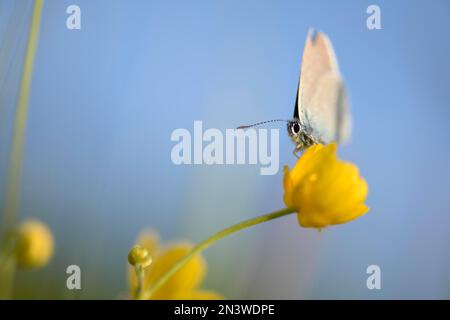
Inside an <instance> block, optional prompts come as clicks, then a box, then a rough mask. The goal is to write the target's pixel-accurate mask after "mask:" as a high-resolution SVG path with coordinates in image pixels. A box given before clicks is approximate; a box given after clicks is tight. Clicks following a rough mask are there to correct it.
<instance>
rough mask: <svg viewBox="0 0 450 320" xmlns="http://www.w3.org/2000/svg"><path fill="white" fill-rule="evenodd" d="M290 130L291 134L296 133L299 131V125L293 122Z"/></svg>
mask: <svg viewBox="0 0 450 320" xmlns="http://www.w3.org/2000/svg"><path fill="white" fill-rule="evenodd" d="M291 130H292V133H293V134H298V133H299V132H300V125H299V124H298V123H297V122H294V123H293V124H292V125H291Z"/></svg>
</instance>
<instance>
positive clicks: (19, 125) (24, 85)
mask: <svg viewBox="0 0 450 320" xmlns="http://www.w3.org/2000/svg"><path fill="white" fill-rule="evenodd" d="M42 6H43V0H35V2H34V7H33V12H32V16H31V23H30V29H29V33H28V43H27V50H26V53H25V58H24V62H23V69H22V78H21V81H20V89H19V90H20V91H19V99H18V101H17V110H16V117H15V123H14V132H13V138H12V143H11V154H10V158H9V170H8V177H7V182H6V193H5V207H4V210H5V211H4V215H5V216H4V230H9V229H10V228H11V226H12V225H14V220H15V215H16V211H17V202H18V193H19V184H20V173H21V167H22V154H23V145H24V141H25V129H26V125H27V114H28V98H29V95H30V87H31V78H32V74H33V64H34V57H35V55H36V49H37V43H38V35H39V26H40V23H41V13H42Z"/></svg>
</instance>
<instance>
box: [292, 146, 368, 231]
mask: <svg viewBox="0 0 450 320" xmlns="http://www.w3.org/2000/svg"><path fill="white" fill-rule="evenodd" d="M336 149H337V147H336V144H335V143H332V144H329V145H326V146H322V145H320V144H318V145H314V146H312V147H310V148H308V149H307V150H306V151H305V153H304V154H303V155H302V156H301V157H300V159H299V160H298V161H297V164H296V165H295V167H294V169H292V171H289V169H288V167H286V166H285V167H284V202H285V204H286V206H287V207H288V208H292V209H294V210H295V211H296V212H297V217H298V221H299V223H300V225H301V226H303V227H313V228H319V229H320V228H323V227H326V226H328V225H334V224H341V223H345V222H348V221H351V220H353V219H356V218H358V217H359V216H361V215H363V214H365V213H366V212H367V211H368V210H369V208H368V207H367V206H366V205H365V204H364V202H365V200H366V198H367V194H368V186H367V183H366V181H365V180H364V179H363V178H362V177H360V176H359V171H358V168H357V167H356V166H355V165H354V164H352V163H348V162H344V161H341V160H339V159H338V158H337V156H336Z"/></svg>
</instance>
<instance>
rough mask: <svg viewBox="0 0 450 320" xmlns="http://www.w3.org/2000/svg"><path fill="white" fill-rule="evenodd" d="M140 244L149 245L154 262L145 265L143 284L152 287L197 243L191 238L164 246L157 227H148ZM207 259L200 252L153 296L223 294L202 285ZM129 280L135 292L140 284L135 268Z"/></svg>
mask: <svg viewBox="0 0 450 320" xmlns="http://www.w3.org/2000/svg"><path fill="white" fill-rule="evenodd" d="M137 243H138V245H139V246H140V247H142V248H145V249H147V251H148V253H149V255H150V257H151V258H152V259H153V260H152V264H151V265H150V266H149V267H148V268H146V269H145V271H144V278H143V284H142V287H143V289H144V290H146V289H148V288H150V287H151V286H152V285H153V284H154V283H155V281H157V280H158V279H159V278H160V277H161V276H162V275H163V274H164V273H165V272H166V271H167V270H169V269H170V268H171V267H172V266H173V265H174V264H175V263H176V262H177V261H179V260H180V259H181V258H182V257H183V256H185V255H186V254H187V253H188V252H189V251H190V250H191V249H192V247H193V245H192V244H190V243H188V242H179V243H174V244H171V245H168V246H164V247H162V246H160V244H159V237H158V234H157V233H156V232H155V231H151V230H146V231H144V232H143V233H142V234H141V235H140V236H139V239H138V241H137ZM206 268H207V266H206V261H205V259H204V258H203V257H202V256H201V255H196V256H195V257H194V258H192V259H191V260H190V261H189V262H188V263H186V265H184V266H183V267H182V268H181V269H180V270H179V271H177V272H176V273H175V274H174V275H173V276H172V277H171V278H170V279H169V280H168V281H167V282H165V283H164V285H162V286H161V288H159V289H158V290H156V292H154V294H153V295H152V297H151V299H155V300H162V299H164V300H185V299H186V300H215V299H223V297H222V296H221V295H220V294H218V293H216V292H213V291H208V290H202V289H199V288H200V285H201V283H202V282H203V280H204V278H205V275H206ZM129 282H130V289H131V292H132V293H134V292H135V290H136V287H137V276H136V273H135V270H134V268H132V267H129Z"/></svg>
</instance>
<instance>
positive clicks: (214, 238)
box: [137, 208, 295, 299]
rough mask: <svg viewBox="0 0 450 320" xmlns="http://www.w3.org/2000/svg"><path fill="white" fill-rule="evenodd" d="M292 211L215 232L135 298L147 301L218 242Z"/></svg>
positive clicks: (286, 210) (253, 219) (284, 210)
mask: <svg viewBox="0 0 450 320" xmlns="http://www.w3.org/2000/svg"><path fill="white" fill-rule="evenodd" d="M294 212H295V211H294V209H290V208H285V209H282V210H279V211H275V212H272V213H268V214H265V215H262V216H259V217H256V218H251V219H248V220H245V221H242V222H240V223H238V224H235V225H233V226H231V227H228V228H226V229H223V230H222V231H219V232H217V233H216V234H213V235H212V236H211V237H209V238H207V239H205V240H203V241H202V242H200V243H199V244H197V245H196V246H195V247H194V248H192V250H191V251H190V252H189V253H188V254H187V255H185V256H184V257H183V258H182V259H180V260H179V261H178V262H177V263H175V264H174V265H173V266H172V267H171V268H170V269H169V270H168V271H167V272H166V273H164V274H163V275H162V276H161V278H159V279H158V281H156V282H155V284H154V285H153V286H152V287H150V288H149V289H147V290H144V291H142V293H141V294H140V295H138V296H137V299H149V298H150V297H151V296H152V294H153V293H154V292H156V291H157V290H158V289H159V288H161V286H162V285H164V284H165V283H166V282H167V280H169V279H170V278H171V277H172V276H173V275H174V274H175V273H176V272H177V271H178V270H180V269H181V268H182V267H183V266H184V265H185V264H186V263H188V262H189V260H191V259H192V258H193V257H194V256H196V255H197V254H199V253H200V252H202V251H203V250H205V249H206V248H208V247H209V246H211V245H212V244H214V243H215V242H217V241H218V240H220V239H222V238H224V237H226V236H228V235H230V234H232V233H235V232H237V231H239V230H242V229H246V228H249V227H251V226H254V225H256V224H260V223H263V222H267V221H270V220H273V219H277V218H280V217H283V216H285V215H288V214H291V213H294Z"/></svg>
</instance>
